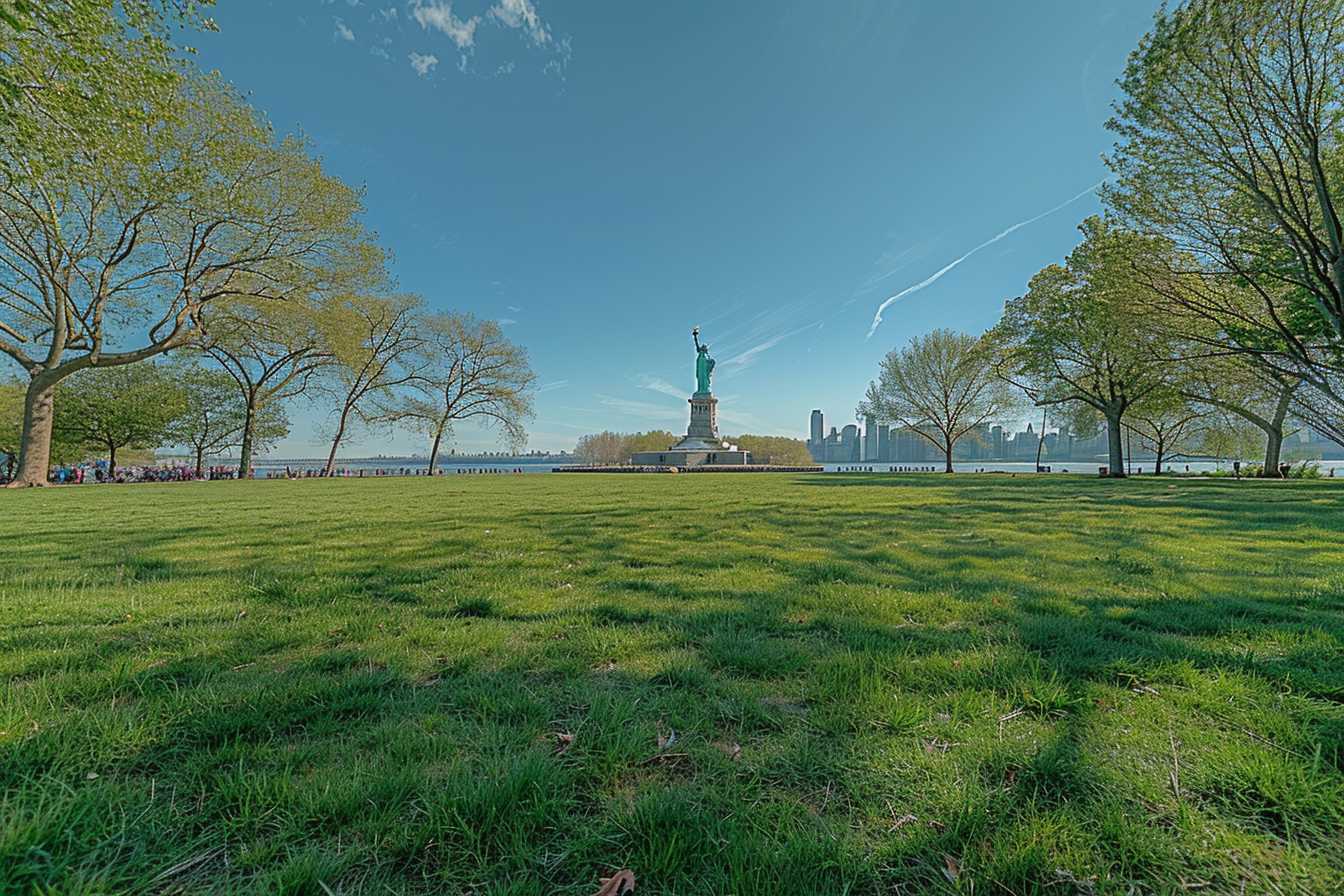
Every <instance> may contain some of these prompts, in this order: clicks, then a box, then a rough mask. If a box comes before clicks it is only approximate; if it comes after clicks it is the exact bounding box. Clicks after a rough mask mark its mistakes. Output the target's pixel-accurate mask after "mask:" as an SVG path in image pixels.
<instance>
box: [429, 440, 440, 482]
mask: <svg viewBox="0 0 1344 896" xmlns="http://www.w3.org/2000/svg"><path fill="white" fill-rule="evenodd" d="M442 440H443V430H442V429H436V430H435V431H434V447H433V448H431V449H429V475H430V476H433V475H434V464H435V463H436V462H437V461H438V459H439V442H440V441H442Z"/></svg>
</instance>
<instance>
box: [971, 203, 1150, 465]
mask: <svg viewBox="0 0 1344 896" xmlns="http://www.w3.org/2000/svg"><path fill="white" fill-rule="evenodd" d="M1079 230H1080V231H1081V232H1082V234H1083V242H1082V244H1081V245H1079V246H1078V247H1077V248H1076V249H1074V250H1073V252H1071V253H1069V256H1068V258H1067V259H1066V260H1065V262H1064V264H1063V265H1050V266H1049V267H1047V268H1045V269H1044V270H1042V271H1040V272H1039V273H1038V274H1036V276H1034V277H1032V278H1031V284H1030V286H1029V287H1028V290H1027V293H1026V295H1024V296H1021V297H1019V298H1016V299H1012V300H1010V301H1009V302H1008V303H1007V304H1006V305H1005V306H1004V313H1003V319H1002V320H1000V321H999V323H998V325H997V326H996V327H995V328H994V331H993V333H994V336H993V338H994V340H995V342H996V343H997V344H998V345H1000V346H1002V348H1003V354H1002V356H1001V365H1000V371H1001V373H1002V375H1003V376H1004V377H1005V378H1006V379H1008V380H1009V381H1010V382H1012V383H1014V384H1016V385H1017V386H1019V387H1020V388H1022V389H1023V391H1025V392H1026V393H1027V395H1028V396H1029V397H1030V398H1031V400H1032V401H1034V402H1035V403H1036V404H1037V405H1038V406H1049V405H1058V404H1065V403H1081V404H1085V405H1088V406H1089V407H1091V408H1093V409H1095V410H1096V411H1097V412H1098V413H1099V414H1101V415H1102V417H1103V418H1104V419H1105V420H1106V426H1107V434H1108V442H1109V446H1108V447H1109V456H1110V462H1109V473H1110V475H1111V476H1115V477H1122V476H1124V475H1125V467H1124V460H1125V453H1124V446H1123V443H1122V437H1121V433H1122V425H1123V423H1124V417H1125V413H1126V412H1127V411H1128V410H1129V409H1130V408H1131V407H1133V406H1134V405H1135V404H1137V403H1138V402H1140V401H1142V400H1143V399H1144V398H1146V397H1148V396H1149V395H1151V394H1152V393H1153V392H1155V391H1157V390H1159V389H1161V388H1163V387H1165V386H1166V384H1167V380H1168V379H1169V370H1168V368H1169V365H1170V360H1169V359H1170V358H1171V354H1172V353H1171V349H1170V346H1169V345H1167V344H1166V343H1167V340H1166V338H1165V337H1164V336H1163V335H1162V333H1161V331H1160V328H1155V327H1151V326H1149V325H1148V324H1149V322H1148V321H1147V320H1145V318H1144V313H1145V312H1144V308H1143V300H1144V297H1143V295H1142V292H1143V290H1144V289H1145V286H1144V285H1143V284H1141V283H1139V282H1138V281H1137V280H1136V278H1135V277H1134V268H1135V264H1136V260H1137V259H1139V258H1142V257H1146V256H1149V255H1152V254H1154V253H1159V252H1161V251H1163V245H1162V243H1161V242H1160V241H1158V240H1153V239H1149V238H1146V237H1141V236H1139V235H1137V234H1134V233H1132V232H1128V231H1125V230H1122V229H1120V228H1116V227H1114V226H1112V225H1110V224H1108V223H1106V222H1105V221H1103V220H1102V219H1100V218H1095V217H1093V218H1089V219H1087V220H1086V221H1084V222H1083V223H1082V225H1081V226H1080V227H1079Z"/></svg>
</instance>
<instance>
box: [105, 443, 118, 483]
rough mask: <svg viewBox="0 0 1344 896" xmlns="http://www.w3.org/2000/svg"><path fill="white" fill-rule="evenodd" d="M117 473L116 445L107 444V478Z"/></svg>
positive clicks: (111, 477) (113, 476)
mask: <svg viewBox="0 0 1344 896" xmlns="http://www.w3.org/2000/svg"><path fill="white" fill-rule="evenodd" d="M116 475H117V446H116V445H111V444H109V445H108V446H107V478H108V479H113V478H115V477H116Z"/></svg>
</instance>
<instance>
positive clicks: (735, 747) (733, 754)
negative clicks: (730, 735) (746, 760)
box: [714, 742, 742, 759]
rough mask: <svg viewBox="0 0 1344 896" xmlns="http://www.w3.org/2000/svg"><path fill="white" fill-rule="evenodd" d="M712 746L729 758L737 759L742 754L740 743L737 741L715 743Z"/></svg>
mask: <svg viewBox="0 0 1344 896" xmlns="http://www.w3.org/2000/svg"><path fill="white" fill-rule="evenodd" d="M714 746H716V747H718V748H719V751H720V752H721V753H723V755H725V756H727V757H728V758H729V759H738V758H740V757H741V756H742V745H741V744H739V743H724V742H720V743H716V744H714Z"/></svg>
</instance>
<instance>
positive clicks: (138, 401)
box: [55, 364, 187, 462]
mask: <svg viewBox="0 0 1344 896" xmlns="http://www.w3.org/2000/svg"><path fill="white" fill-rule="evenodd" d="M57 408H58V411H57V414H56V427H55V430H56V436H57V437H58V438H59V439H60V440H62V441H66V442H70V443H74V444H78V445H81V446H84V447H86V448H89V449H96V450H100V451H106V452H107V453H108V454H109V455H110V457H111V459H112V460H113V461H114V462H115V459H116V453H117V451H118V450H120V449H122V448H140V449H147V450H152V449H154V448H158V447H160V446H162V445H165V444H167V443H168V442H169V440H170V438H171V436H170V433H171V432H172V428H173V424H174V422H175V421H176V420H177V419H178V418H179V417H180V416H181V415H182V413H183V412H184V411H185V410H186V408H187V396H186V392H185V390H184V389H183V388H182V386H181V385H180V384H179V383H178V382H177V380H176V379H175V378H174V377H173V375H172V373H171V372H170V371H169V369H168V368H167V367H165V366H161V365H158V364H130V365H126V366H122V367H109V368H107V369H98V368H94V369H91V370H85V371H82V372H80V373H78V374H76V375H75V376H73V377H71V378H70V379H68V380H66V382H65V383H63V384H62V386H61V388H60V390H59V391H58V393H57Z"/></svg>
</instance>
